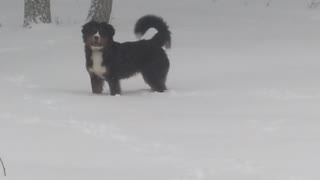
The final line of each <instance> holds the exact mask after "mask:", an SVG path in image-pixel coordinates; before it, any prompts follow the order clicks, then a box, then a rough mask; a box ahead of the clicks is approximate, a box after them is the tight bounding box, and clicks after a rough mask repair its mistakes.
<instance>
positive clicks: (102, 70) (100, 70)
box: [89, 51, 107, 78]
mask: <svg viewBox="0 0 320 180" xmlns="http://www.w3.org/2000/svg"><path fill="white" fill-rule="evenodd" d="M91 60H92V67H90V68H89V72H91V73H94V74H96V75H97V76H99V77H101V78H104V76H103V75H104V74H106V73H107V68H106V67H105V66H102V62H103V53H102V52H101V51H92V55H91Z"/></svg>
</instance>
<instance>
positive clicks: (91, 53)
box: [82, 15, 171, 95]
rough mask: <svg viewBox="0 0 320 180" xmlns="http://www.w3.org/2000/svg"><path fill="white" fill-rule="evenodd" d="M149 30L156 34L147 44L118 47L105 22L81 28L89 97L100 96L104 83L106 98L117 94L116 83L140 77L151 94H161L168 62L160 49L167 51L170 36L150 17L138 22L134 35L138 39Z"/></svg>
mask: <svg viewBox="0 0 320 180" xmlns="http://www.w3.org/2000/svg"><path fill="white" fill-rule="evenodd" d="M150 28H154V29H156V30H157V31H158V32H157V33H156V34H155V35H154V36H153V37H152V38H151V39H148V40H138V41H135V42H124V43H119V42H116V41H114V40H113V36H114V34H115V30H114V28H113V26H112V25H110V24H108V23H106V22H96V21H90V22H88V23H86V24H85V25H83V27H82V37H83V41H84V44H85V55H86V68H87V71H88V73H89V76H90V80H91V88H92V93H95V94H101V93H102V91H103V86H104V82H105V81H106V82H107V83H108V85H109V89H110V94H111V95H117V94H121V88H120V80H121V79H124V78H129V77H131V76H133V75H135V74H137V73H141V74H142V77H143V79H144V81H145V82H146V83H147V84H148V85H149V86H150V87H151V89H152V90H153V91H156V92H164V91H165V90H166V89H167V87H166V79H167V74H168V71H169V66H170V63H169V59H168V56H167V54H166V52H165V50H164V49H163V47H165V48H166V49H168V48H170V47H171V33H170V31H169V28H168V25H167V24H166V22H165V21H164V20H163V19H162V18H160V17H158V16H154V15H146V16H143V17H142V18H140V19H139V20H138V21H137V22H136V25H135V29H134V33H135V34H136V35H137V37H142V36H143V35H144V34H145V33H146V31H147V30H148V29H150Z"/></svg>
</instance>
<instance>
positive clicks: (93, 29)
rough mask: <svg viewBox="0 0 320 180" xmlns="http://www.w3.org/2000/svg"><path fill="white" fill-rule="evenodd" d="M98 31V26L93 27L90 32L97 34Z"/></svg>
mask: <svg viewBox="0 0 320 180" xmlns="http://www.w3.org/2000/svg"><path fill="white" fill-rule="evenodd" d="M97 31H98V29H97V28H92V29H90V34H96V33H97Z"/></svg>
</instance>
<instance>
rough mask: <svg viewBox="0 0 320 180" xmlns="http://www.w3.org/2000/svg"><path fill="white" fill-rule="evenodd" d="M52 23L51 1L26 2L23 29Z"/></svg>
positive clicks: (27, 0) (28, 0) (26, 0)
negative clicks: (33, 25)
mask: <svg viewBox="0 0 320 180" xmlns="http://www.w3.org/2000/svg"><path fill="white" fill-rule="evenodd" d="M38 23H51V11H50V0H24V22H23V27H31V26H32V24H38Z"/></svg>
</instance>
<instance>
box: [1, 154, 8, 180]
mask: <svg viewBox="0 0 320 180" xmlns="http://www.w3.org/2000/svg"><path fill="white" fill-rule="evenodd" d="M0 163H1V165H2V168H3V174H4V176H6V175H7V174H6V168H5V167H4V163H3V161H2V159H1V157H0Z"/></svg>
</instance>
